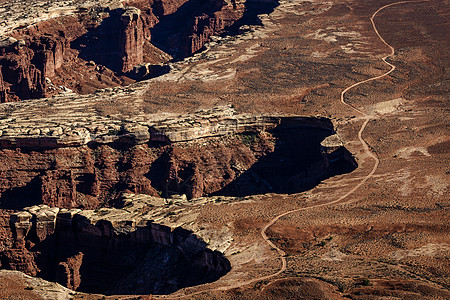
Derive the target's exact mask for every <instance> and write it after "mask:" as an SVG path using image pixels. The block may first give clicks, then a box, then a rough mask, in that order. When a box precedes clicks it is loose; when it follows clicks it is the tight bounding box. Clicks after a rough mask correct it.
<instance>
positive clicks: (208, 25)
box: [185, 0, 245, 56]
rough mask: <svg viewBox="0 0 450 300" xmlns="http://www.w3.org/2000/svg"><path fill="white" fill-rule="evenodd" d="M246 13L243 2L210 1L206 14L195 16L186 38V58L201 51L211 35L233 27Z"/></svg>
mask: <svg viewBox="0 0 450 300" xmlns="http://www.w3.org/2000/svg"><path fill="white" fill-rule="evenodd" d="M244 13H245V5H244V3H243V2H241V3H238V2H237V1H222V0H209V1H208V3H207V7H206V8H205V9H204V13H203V14H201V15H197V16H194V18H193V19H192V21H191V22H192V23H191V25H190V26H189V28H190V30H189V32H188V34H187V36H186V54H185V55H186V56H187V55H190V54H192V53H195V52H197V51H198V50H200V49H201V48H202V47H203V45H204V44H205V43H206V42H207V41H208V40H209V37H210V36H211V35H214V34H216V33H219V32H221V31H222V30H223V29H225V28H226V27H228V26H231V25H232V24H233V23H234V22H235V21H236V20H239V19H240V18H242V16H243V15H244Z"/></svg>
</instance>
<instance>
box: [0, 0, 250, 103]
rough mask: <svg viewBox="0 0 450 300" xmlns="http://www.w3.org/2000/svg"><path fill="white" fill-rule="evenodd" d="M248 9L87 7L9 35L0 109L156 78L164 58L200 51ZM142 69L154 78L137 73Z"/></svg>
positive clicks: (172, 4)
mask: <svg viewBox="0 0 450 300" xmlns="http://www.w3.org/2000/svg"><path fill="white" fill-rule="evenodd" d="M247 2H248V1H229V0H228V1H222V0H208V1H198V0H192V1H186V0H152V1H144V0H130V1H123V2H122V1H120V2H119V1H100V2H99V3H98V4H97V5H95V4H94V3H91V2H88V3H84V4H83V5H81V6H80V7H78V9H77V10H74V11H73V15H67V16H60V17H59V18H49V19H47V20H45V21H42V22H37V23H34V24H33V25H31V26H23V28H18V29H16V30H11V31H10V32H8V35H9V36H8V37H1V36H0V64H1V65H2V70H0V73H2V74H1V76H0V101H2V102H11V101H18V100H21V99H32V98H43V97H48V96H51V95H55V94H58V93H65V92H67V91H68V90H70V91H75V92H78V93H81V94H86V93H92V92H94V91H95V90H97V89H98V88H105V87H111V86H117V85H128V84H130V83H132V82H134V80H142V79H146V78H149V77H154V76H158V75H161V74H162V73H164V71H167V62H168V61H169V60H170V59H171V57H170V55H168V54H167V53H170V54H174V55H175V56H176V58H183V57H187V56H189V55H191V54H193V53H194V52H197V51H199V50H200V49H201V48H202V47H203V45H204V44H205V43H206V42H207V41H208V39H209V37H210V36H211V35H216V34H220V33H222V32H223V31H224V30H226V29H227V28H230V27H231V26H232V25H233V24H235V23H236V22H240V21H241V20H242V19H245V15H246V14H248V12H249V11H251V10H253V8H251V5H250V4H248V3H247ZM124 5H125V7H124ZM1 16H2V10H1V9H0V17H1ZM152 43H153V44H154V45H153V44H152ZM156 46H157V47H161V49H158V48H156ZM163 51H166V52H167V53H164V52H163ZM63 62H65V63H64V64H63ZM141 64H147V66H148V64H150V65H152V67H151V69H152V70H149V68H148V67H147V68H142V67H141V68H140V69H139V68H138V69H139V70H137V69H134V68H135V67H137V66H139V65H141ZM161 64H163V65H162V66H161ZM145 69H147V71H146V72H145ZM142 73H143V75H141V74H142Z"/></svg>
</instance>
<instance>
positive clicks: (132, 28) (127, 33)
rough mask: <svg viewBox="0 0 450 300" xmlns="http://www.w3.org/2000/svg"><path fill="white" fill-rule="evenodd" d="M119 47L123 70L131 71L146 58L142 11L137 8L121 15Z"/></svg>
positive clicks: (129, 9) (127, 10)
mask: <svg viewBox="0 0 450 300" xmlns="http://www.w3.org/2000/svg"><path fill="white" fill-rule="evenodd" d="M120 20H121V21H122V28H121V29H120V37H119V47H120V51H121V58H122V66H121V67H122V68H121V69H122V72H124V73H126V72H128V71H131V70H132V69H133V67H135V66H137V65H138V64H140V63H142V62H143V59H144V29H143V21H142V19H141V12H140V10H139V9H137V8H131V7H130V8H128V9H126V10H125V12H124V13H123V14H122V15H121V16H120Z"/></svg>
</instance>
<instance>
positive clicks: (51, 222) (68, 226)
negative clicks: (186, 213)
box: [6, 197, 231, 294]
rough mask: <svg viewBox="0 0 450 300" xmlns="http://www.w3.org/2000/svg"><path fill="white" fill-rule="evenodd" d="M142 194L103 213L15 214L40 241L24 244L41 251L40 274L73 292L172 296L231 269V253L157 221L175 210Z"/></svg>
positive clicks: (43, 209) (44, 210)
mask: <svg viewBox="0 0 450 300" xmlns="http://www.w3.org/2000/svg"><path fill="white" fill-rule="evenodd" d="M134 199H135V200H134V201H129V200H127V198H125V199H124V201H125V202H124V205H125V206H126V208H124V209H101V210H99V211H89V210H88V211H81V210H67V209H61V210H59V209H57V208H49V207H48V206H42V205H41V206H34V207H29V208H25V211H22V212H18V213H15V214H13V215H12V217H11V227H12V228H13V230H15V232H20V236H19V235H17V234H16V236H15V238H16V239H20V240H26V241H30V242H31V243H32V244H33V247H32V249H28V248H27V246H26V245H25V244H23V249H24V251H31V252H32V253H33V254H34V255H35V257H36V264H37V265H38V266H39V269H40V270H41V271H40V273H39V275H40V276H42V277H44V278H46V279H48V280H52V281H55V280H57V281H58V282H59V283H61V284H63V285H65V286H66V287H69V288H71V289H78V288H79V289H80V290H82V291H88V292H97V293H98V292H101V293H107V294H108V293H115V294H121V293H146V294H149V293H152V294H153V293H170V292H173V291H175V290H177V289H179V288H181V287H184V286H187V285H191V284H199V283H204V282H209V281H212V280H216V279H218V278H219V277H220V276H222V275H224V274H225V273H227V272H228V271H229V270H230V268H231V267H230V263H229V261H228V260H227V259H226V258H225V257H224V256H223V254H222V253H220V252H218V251H214V250H211V249H208V246H207V244H206V243H205V242H204V241H203V240H202V239H201V238H199V237H198V236H196V235H195V234H194V233H193V232H192V231H190V230H186V229H183V228H181V227H179V226H178V225H177V227H170V226H167V225H162V224H158V223H155V222H153V221H152V219H154V218H155V217H157V216H161V215H167V213H168V212H169V211H172V210H173V208H170V207H168V206H167V205H163V206H159V205H157V206H155V204H156V203H157V202H158V201H159V200H158V198H156V199H154V198H151V197H147V198H142V197H141V198H140V200H138V199H136V198H134ZM155 200H156V202H155ZM169 215H170V214H169ZM28 224H31V226H30V228H29V229H27V230H26V231H27V232H26V233H25V231H23V230H22V229H24V227H26V225H28ZM74 251H75V252H74ZM164 258H165V259H166V262H165V263H164V262H163V259H164ZM168 258H171V259H174V261H172V262H170V261H167V259H168ZM6 260H8V259H6ZM167 263H169V264H168V265H167ZM9 266H13V265H12V264H9ZM185 270H190V271H189V272H185ZM22 271H25V272H26V273H34V271H35V270H34V269H32V270H23V269H22ZM138 278H140V279H144V280H138ZM169 278H170V280H169V282H167V280H168V279H169Z"/></svg>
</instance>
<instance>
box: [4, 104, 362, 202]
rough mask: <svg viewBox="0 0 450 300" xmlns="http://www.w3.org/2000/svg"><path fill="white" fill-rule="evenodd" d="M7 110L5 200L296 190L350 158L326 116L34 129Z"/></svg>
mask: <svg viewBox="0 0 450 300" xmlns="http://www.w3.org/2000/svg"><path fill="white" fill-rule="evenodd" d="M13 116H14V113H12V114H11V117H10V118H9V119H5V120H0V123H1V122H5V123H6V122H7V123H8V129H6V130H4V132H3V135H2V136H1V138H0V141H1V144H0V145H1V146H2V148H3V149H1V150H0V157H1V159H2V161H4V162H5V163H4V164H3V165H2V166H0V179H1V181H0V182H1V184H0V194H1V197H0V202H1V207H2V208H20V207H23V206H26V205H31V204H39V203H45V204H47V205H51V206H59V207H84V208H95V207H97V206H99V205H103V204H104V203H105V202H107V201H114V199H115V198H116V197H117V196H119V195H120V193H121V192H123V191H129V192H133V193H144V194H149V195H155V196H156V195H163V196H169V195H172V194H186V195H188V197H189V198H195V197H199V196H203V195H209V194H214V193H219V194H227V195H248V194H252V193H256V194H261V193H267V192H284V193H286V192H289V193H291V192H300V191H302V190H305V189H308V188H310V187H312V186H314V185H315V184H317V183H318V182H319V181H320V180H322V179H323V178H327V177H329V176H332V175H333V174H338V173H340V172H347V171H350V170H352V169H353V168H354V167H355V162H354V161H353V159H352V157H351V154H350V153H348V151H346V150H345V148H344V147H343V145H342V144H340V145H337V144H336V143H331V144H330V142H327V143H325V144H323V145H321V142H322V140H323V139H324V138H326V137H327V136H329V135H332V134H333V133H334V131H333V126H332V124H331V122H330V121H329V120H327V119H325V118H307V117H281V116H280V117H274V116H252V115H246V114H241V115H240V114H236V112H235V111H234V110H233V109H232V108H231V107H229V106H225V107H219V108H215V109H211V110H203V111H198V112H196V113H193V114H188V115H181V116H178V117H176V118H170V119H165V120H160V121H155V122H153V123H151V122H148V121H146V122H142V123H141V124H140V122H138V121H136V122H129V123H125V124H122V125H121V124H120V122H119V123H117V122H116V121H114V120H112V119H107V118H105V119H104V121H105V122H104V123H101V122H94V123H90V122H86V121H85V122H76V123H73V122H74V120H71V121H70V122H69V123H67V127H66V125H63V124H60V126H59V127H58V128H57V129H52V130H47V131H45V130H44V128H42V127H41V129H40V130H39V131H38V132H31V131H23V130H22V129H21V128H23V127H20V126H24V124H20V122H10V121H11V119H12V118H14V117H13ZM55 116H56V115H55ZM84 119H85V117H84ZM29 121H30V120H27V122H29ZM48 121H49V122H51V117H49V118H48ZM27 124H28V123H27ZM75 124H76V125H75ZM108 124H110V125H108ZM100 125H101V126H102V127H101V128H103V129H101V130H99V128H100ZM12 126H17V127H16V129H13V128H12ZM40 126H44V124H41V125H40ZM75 126H81V127H80V128H76V127H75ZM108 126H115V127H108ZM25 128H26V130H29V128H35V127H34V126H33V125H26V126H25ZM111 128H113V129H114V128H115V130H112V129H111ZM47 134H50V135H51V136H48V135H47ZM330 145H331V146H330ZM31 149H32V150H33V151H29V150H31ZM324 149H325V150H324ZM326 149H328V150H326ZM219 158H220V159H219ZM258 182H263V183H264V184H259V183H258Z"/></svg>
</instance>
